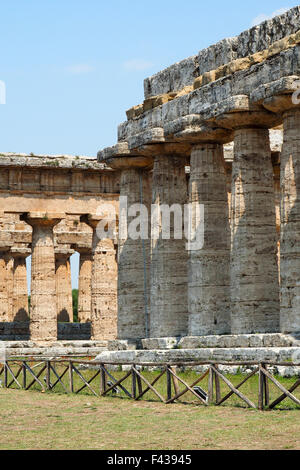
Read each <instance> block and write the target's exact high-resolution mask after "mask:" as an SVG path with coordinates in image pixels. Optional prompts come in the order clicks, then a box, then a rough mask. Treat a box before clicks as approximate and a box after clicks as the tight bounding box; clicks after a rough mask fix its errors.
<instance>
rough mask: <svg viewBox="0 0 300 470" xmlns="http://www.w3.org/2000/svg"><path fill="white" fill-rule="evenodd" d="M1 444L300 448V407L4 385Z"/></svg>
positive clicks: (0, 410) (33, 446) (0, 395)
mask: <svg viewBox="0 0 300 470" xmlns="http://www.w3.org/2000/svg"><path fill="white" fill-rule="evenodd" d="M0 416H1V418H0V419H1V434H0V449H111V450H114V449H119V450H121V449H128V450H131V449H137V450H139V449H150V450H152V449H153V450H161V449H181V450H191V449H300V432H299V431H300V416H299V411H298V410H292V411H274V412H259V411H253V410H246V409H240V408H229V407H228V408H227V407H225V408H215V407H209V408H204V407H195V406H191V405H184V404H176V405H173V406H167V405H164V404H159V403H155V402H138V403H136V402H132V401H128V400H124V399H118V398H103V399H99V398H96V397H95V398H94V397H90V396H84V395H82V396H74V395H72V396H70V395H59V394H48V393H45V394H42V393H39V392H24V391H14V390H4V389H1V390H0Z"/></svg>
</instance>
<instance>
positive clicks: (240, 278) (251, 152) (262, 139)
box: [231, 118, 279, 334]
mask: <svg viewBox="0 0 300 470" xmlns="http://www.w3.org/2000/svg"><path fill="white" fill-rule="evenodd" d="M237 120H238V118H237ZM276 258H277V239H276V219H275V199H274V180H273V168H272V162H271V151H270V142H269V131H268V129H261V128H255V127H250V126H249V127H247V128H243V129H237V130H235V135H234V161H233V169H232V259H231V302H232V333H233V334H242V333H248V334H251V333H272V332H277V331H278V330H279V286H278V266H277V259H276Z"/></svg>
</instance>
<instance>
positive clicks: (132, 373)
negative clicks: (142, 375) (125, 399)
mask: <svg viewBox="0 0 300 470" xmlns="http://www.w3.org/2000/svg"><path fill="white" fill-rule="evenodd" d="M134 368H135V364H133V366H132V369H131V380H132V387H131V390H132V398H133V399H134V400H136V397H137V395H136V373H135V370H134Z"/></svg>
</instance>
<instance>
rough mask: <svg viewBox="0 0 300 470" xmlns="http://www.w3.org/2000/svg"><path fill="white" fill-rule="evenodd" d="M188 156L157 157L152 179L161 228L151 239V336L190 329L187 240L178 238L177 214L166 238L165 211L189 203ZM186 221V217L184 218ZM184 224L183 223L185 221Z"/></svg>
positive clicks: (179, 333) (162, 335)
mask: <svg viewBox="0 0 300 470" xmlns="http://www.w3.org/2000/svg"><path fill="white" fill-rule="evenodd" d="M185 165H186V160H185V158H181V157H178V156H175V155H160V156H156V157H155V160H154V168H153V180H152V204H153V205H154V206H155V211H156V213H157V214H159V213H160V215H159V217H158V220H157V221H156V222H155V224H156V225H157V227H152V228H153V229H154V231H156V230H157V229H158V230H157V231H158V233H157V235H158V237H157V235H156V236H155V235H154V234H152V237H151V238H152V239H151V277H150V305H151V310H150V337H152V338H161V337H168V336H186V335H187V332H188V306H187V261H188V252H187V250H186V240H185V238H184V236H182V237H181V239H175V237H174V231H175V227H174V217H173V216H172V214H171V218H170V234H171V238H170V239H169V240H168V239H164V237H163V229H164V227H163V225H162V217H161V210H162V209H163V206H166V208H167V209H170V208H171V207H172V205H173V204H177V205H178V207H179V208H180V207H181V211H182V215H183V213H184V210H183V209H184V208H183V205H184V204H186V203H187V178H186V174H185ZM182 221H183V217H182ZM181 223H182V222H181Z"/></svg>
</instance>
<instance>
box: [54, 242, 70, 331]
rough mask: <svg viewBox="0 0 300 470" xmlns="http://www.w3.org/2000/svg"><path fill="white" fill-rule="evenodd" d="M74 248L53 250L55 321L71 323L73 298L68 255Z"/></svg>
mask: <svg viewBox="0 0 300 470" xmlns="http://www.w3.org/2000/svg"><path fill="white" fill-rule="evenodd" d="M73 253H74V250H62V249H61V248H57V249H56V250H55V279H56V305H57V321H58V322H60V323H68V322H70V323H73V300H72V283H71V265H70V257H71V256H72V254H73Z"/></svg>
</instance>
